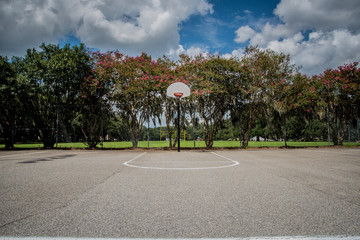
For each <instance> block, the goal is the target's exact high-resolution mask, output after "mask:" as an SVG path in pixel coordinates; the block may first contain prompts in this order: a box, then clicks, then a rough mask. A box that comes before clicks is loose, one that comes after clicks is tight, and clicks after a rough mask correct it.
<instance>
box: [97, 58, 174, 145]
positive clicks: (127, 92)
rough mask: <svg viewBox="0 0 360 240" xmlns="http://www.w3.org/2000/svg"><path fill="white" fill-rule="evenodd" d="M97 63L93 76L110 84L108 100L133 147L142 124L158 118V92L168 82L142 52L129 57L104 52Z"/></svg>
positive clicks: (160, 98)
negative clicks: (114, 108) (126, 128)
mask: <svg viewBox="0 0 360 240" xmlns="http://www.w3.org/2000/svg"><path fill="white" fill-rule="evenodd" d="M97 64H98V68H97V69H96V72H97V75H98V76H99V77H100V78H103V79H108V80H107V81H108V82H110V83H111V84H112V89H111V93H110V95H109V98H110V100H111V101H113V102H115V103H116V105H117V110H118V112H119V115H120V116H121V118H122V119H124V123H125V124H126V126H127V127H128V128H129V131H130V136H131V141H132V144H133V147H135V148H136V147H137V145H138V140H139V136H140V132H141V129H142V126H143V123H144V121H145V120H147V119H148V118H152V119H155V118H160V115H161V113H162V104H161V103H162V99H163V98H162V93H163V89H164V86H165V85H166V83H167V82H168V79H164V78H163V75H162V74H161V73H160V69H159V64H158V63H157V62H156V61H153V60H152V59H151V57H150V56H149V55H147V54H146V53H143V54H141V55H140V56H137V57H129V56H124V55H123V54H121V53H119V52H108V53H106V54H103V55H102V57H101V58H99V60H98V62H97Z"/></svg>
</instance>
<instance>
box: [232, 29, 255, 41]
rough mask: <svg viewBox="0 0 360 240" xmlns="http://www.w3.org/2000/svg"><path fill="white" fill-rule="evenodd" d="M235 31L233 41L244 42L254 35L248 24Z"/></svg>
mask: <svg viewBox="0 0 360 240" xmlns="http://www.w3.org/2000/svg"><path fill="white" fill-rule="evenodd" d="M235 33H236V38H235V42H237V43H243V42H246V41H248V40H249V39H250V38H252V37H254V36H255V35H256V32H255V30H254V29H252V28H251V27H249V26H243V27H240V28H239V29H238V30H236V32H235Z"/></svg>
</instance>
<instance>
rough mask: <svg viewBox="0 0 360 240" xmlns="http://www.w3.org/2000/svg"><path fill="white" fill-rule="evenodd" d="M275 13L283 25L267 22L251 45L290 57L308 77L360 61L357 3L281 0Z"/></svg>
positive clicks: (253, 36) (253, 35)
mask: <svg viewBox="0 0 360 240" xmlns="http://www.w3.org/2000/svg"><path fill="white" fill-rule="evenodd" d="M274 14H275V15H276V16H277V17H278V18H279V19H280V20H281V22H280V23H278V24H273V23H269V22H266V23H265V24H263V25H262V26H261V27H260V28H259V29H258V31H257V32H255V33H254V32H251V36H250V37H249V38H248V39H249V43H250V44H252V45H258V46H260V47H262V48H270V49H273V50H275V51H279V52H283V53H286V54H290V56H291V59H292V61H293V62H294V63H295V64H296V65H299V66H302V70H301V71H302V72H304V73H308V74H318V73H321V72H323V71H324V70H325V69H327V68H330V67H331V68H334V67H337V66H339V65H342V64H344V63H350V62H354V61H360V52H359V50H358V49H360V4H359V1H358V0H343V1H338V0H316V1H311V0H303V1H298V0H282V1H281V2H280V3H279V4H278V5H277V7H276V9H275V10H274ZM258 24H259V23H253V25H258ZM247 28H250V27H249V26H245V27H240V28H239V29H238V30H237V31H236V34H237V38H236V39H235V41H237V40H238V38H239V35H238V32H244V31H243V30H244V29H247ZM241 29H242V30H241ZM248 39H246V40H245V41H247V40H248ZM241 40H244V39H241ZM238 42H239V43H240V42H241V41H238ZM242 42H244V41H242Z"/></svg>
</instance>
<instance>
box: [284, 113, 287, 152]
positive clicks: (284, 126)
mask: <svg viewBox="0 0 360 240" xmlns="http://www.w3.org/2000/svg"><path fill="white" fill-rule="evenodd" d="M286 134H287V133H286V116H284V142H285V147H286V148H287V143H286Z"/></svg>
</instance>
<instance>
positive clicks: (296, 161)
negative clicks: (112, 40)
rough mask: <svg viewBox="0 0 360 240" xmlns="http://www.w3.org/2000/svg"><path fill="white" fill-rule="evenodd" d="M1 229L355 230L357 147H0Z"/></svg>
mask: <svg viewBox="0 0 360 240" xmlns="http://www.w3.org/2000/svg"><path fill="white" fill-rule="evenodd" d="M0 236H3V237H6V236H15V237H33V236H37V237H71V238H79V237H82V238H84V237H86V238H250V237H278V236H309V237H313V236H315V237H316V236H325V237H326V238H329V239H331V236H334V237H335V236H353V238H352V239H357V238H358V237H357V236H360V149H359V148H351V149H347V148H319V149H288V150H286V149H283V150H279V149H263V150H262V149H259V150H227V151H213V152H212V151H182V152H180V153H178V152H176V151H123V150H122V151H110V150H107V151H85V150H66V151H62V150H47V151H42V150H36V151H1V152H0Z"/></svg>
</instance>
